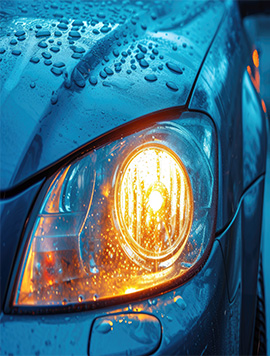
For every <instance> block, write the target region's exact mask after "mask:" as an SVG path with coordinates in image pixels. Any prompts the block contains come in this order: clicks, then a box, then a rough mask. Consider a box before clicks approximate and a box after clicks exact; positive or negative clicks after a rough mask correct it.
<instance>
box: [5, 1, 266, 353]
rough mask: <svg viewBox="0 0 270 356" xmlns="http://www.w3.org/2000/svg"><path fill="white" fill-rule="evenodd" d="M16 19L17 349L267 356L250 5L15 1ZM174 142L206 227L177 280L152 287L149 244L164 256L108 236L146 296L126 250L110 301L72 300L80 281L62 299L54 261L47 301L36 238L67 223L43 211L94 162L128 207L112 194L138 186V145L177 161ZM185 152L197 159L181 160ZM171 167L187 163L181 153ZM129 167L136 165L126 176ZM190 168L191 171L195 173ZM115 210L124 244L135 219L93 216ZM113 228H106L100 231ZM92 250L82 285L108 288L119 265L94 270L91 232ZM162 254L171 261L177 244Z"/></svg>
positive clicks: (261, 141) (12, 117)
mask: <svg viewBox="0 0 270 356" xmlns="http://www.w3.org/2000/svg"><path fill="white" fill-rule="evenodd" d="M1 7H2V20H1V24H2V25H1V26H2V27H1V48H0V58H1V59H0V60H1V131H2V134H1V198H2V200H1V229H2V231H1V270H2V272H1V295H2V296H3V297H2V299H1V303H2V304H1V309H2V313H1V353H2V354H10V353H13V354H36V355H39V354H90V355H112V354H113V355H122V354H126V353H127V354H131V355H143V354H152V353H155V354H156V355H172V354H239V353H241V354H248V353H251V352H252V347H253V333H254V320H255V315H256V299H257V276H258V266H259V256H260V236H261V218H262V206H263V204H262V201H263V192H264V177H265V160H266V127H265V125H266V120H265V114H264V112H263V108H262V105H261V101H260V98H259V97H258V93H257V90H256V89H258V88H256V85H257V81H256V80H257V75H258V66H257V62H256V56H255V57H254V53H256V52H254V51H255V49H254V48H252V47H251V45H250V43H249V42H248V40H247V37H246V33H245V30H244V28H243V24H242V19H241V16H240V13H239V9H238V5H237V3H234V2H233V3H232V2H217V1H205V2H202V1H199V2H190V1H171V2H170V1H168V2H163V1H162V2H158V1H157V2H146V1H142V2H141V1H137V2H127V1H124V2H119V1H111V2H108V3H105V2H94V3H92V2H87V1H81V2H76V3H74V2H69V1H67V2H47V3H45V2H41V3H38V4H36V3H33V2H23V3H21V2H14V1H11V2H9V1H3V2H2V3H1ZM254 58H255V60H254ZM176 131H177V135H179V136H178V139H179V144H178V145H177V144H176V142H178V141H177V140H178V139H176V136H175V139H174V140H173V139H172V138H173V137H174V135H176V134H175V132H176ZM161 133H162V135H163V136H162V135H161ZM155 135H156V137H155ZM159 135H160V136H159ZM150 136H151V137H150ZM141 137H143V140H144V141H142V138H141ZM164 137H165V138H164ZM167 137H169V139H168V138H167ZM171 137H172V138H171ZM156 140H160V141H158V143H156ZM166 140H168V141H169V140H172V141H173V142H172V143H170V145H169V146H168V149H170V151H168V152H171V151H172V150H173V151H174V152H176V155H178V156H181V154H182V156H181V157H180V158H181V160H182V161H183V162H184V166H186V167H187V168H186V170H185V169H183V170H182V173H183V174H184V175H185V172H187V174H188V175H189V177H190V181H191V187H192V194H193V197H195V199H194V215H193V216H194V219H193V223H192V226H191V227H190V226H189V229H190V230H188V229H187V230H188V231H189V232H190V231H191V232H190V234H191V235H190V236H188V235H189V234H187V237H186V240H185V241H186V242H185V243H186V249H184V250H181V253H182V254H180V250H179V252H178V250H177V253H179V254H180V255H178V257H177V258H178V259H177V261H174V262H173V263H172V266H176V267H174V270H173V271H172V272H170V273H171V274H168V275H166V273H165V274H164V278H163V277H162V275H161V274H160V273H158V272H160V271H161V272H162V271H163V268H164V265H162V267H160V270H158V272H157V267H156V266H155V268H156V269H155V271H154V273H156V274H150V276H151V278H152V279H148V280H147V273H148V272H145V271H144V268H145V270H147V268H148V269H149V270H151V268H152V265H151V266H150V267H149V261H148V259H147V258H144V257H142V253H141V252H140V250H139V247H142V246H143V248H144V250H147V251H148V253H149V254H151V249H150V248H149V249H148V245H147V244H146V245H142V243H141V246H139V247H138V246H137V245H136V246H135V247H134V246H133V245H132V248H129V247H128V248H127V245H128V244H129V242H130V241H131V239H129V240H128V239H125V238H121V237H119V240H120V243H119V245H116V246H117V247H115V246H114V245H113V242H112V237H111V236H110V235H109V234H105V233H104V234H103V231H102V234H103V235H102V234H101V235H99V236H102V238H101V240H102V239H103V238H104V239H105V240H106V241H108V242H109V245H108V246H109V247H111V246H113V248H115V249H119V250H121V251H124V253H123V255H124V256H125V257H124V258H125V259H126V261H129V260H128V259H130V260H132V262H130V261H129V262H125V263H126V265H128V266H130V267H129V268H130V269H131V268H132V271H133V270H134V271H136V273H138V276H139V279H140V278H141V279H143V280H144V283H145V286H142V284H140V280H139V281H138V280H137V279H132V278H135V277H134V274H133V272H132V273H129V272H128V273H127V272H125V273H127V278H126V280H124V282H123V279H122V274H121V273H122V272H121V271H122V270H123V265H122V262H119V261H118V255H117V253H115V254H114V255H112V257H111V258H112V261H114V262H113V263H114V265H113V263H111V265H112V267H110V268H114V269H115V271H119V273H118V274H116V276H114V277H113V274H111V276H110V273H111V270H109V269H108V270H109V271H110V273H109V272H108V273H107V275H108V276H109V277H108V278H107V277H106V278H105V282H103V283H102V282H98V283H99V284H98V286H99V287H97V289H96V290H95V291H92V289H91V288H90V287H89V288H88V287H86V286H84V287H81V285H79V286H78V285H77V284H76V287H74V290H72V292H67V290H69V287H67V288H66V285H67V286H68V285H69V284H68V283H70V281H69V280H68V283H66V281H64V283H66V284H65V288H66V289H65V288H64V289H61V288H59V289H58V284H61V283H60V282H59V283H58V280H61V277H59V276H60V274H61V273H62V272H61V273H60V272H59V271H60V268H59V271H58V272H59V273H58V272H57V273H58V274H57V273H56V272H55V269H56V267H55V266H56V265H57V263H58V262H57V263H55V266H54V267H55V268H52V265H53V261H54V260H53V258H51V257H50V259H51V260H50V261H49V262H48V266H49V267H46V268H47V269H46V268H44V269H43V268H42V266H41V274H42V278H45V277H44V276H45V274H46V273H47V272H48V271H49V272H48V273H49V274H50V278H51V279H49V277H48V285H47V286H46V289H44V290H45V292H44V293H43V289H38V288H37V287H36V284H35V283H37V282H36V281H35V278H33V277H32V278H29V279H28V280H27V274H26V273H27V272H25V271H27V268H28V267H25V266H28V265H29V266H30V264H31V263H32V264H35V263H36V260H33V261H34V262H31V260H30V257H29V256H31V251H30V250H29V249H30V248H32V247H31V246H42V244H40V245H38V234H37V233H35V230H34V226H36V224H37V219H38V217H42V218H44V219H45V218H46V217H45V215H46V214H47V213H48V214H51V215H50V218H51V217H52V216H53V215H52V213H51V211H50V210H48V209H49V208H48V209H47V208H44V204H43V202H44V201H45V198H46V197H47V196H49V194H50V193H49V191H50V190H49V187H53V188H50V189H57V188H56V185H57V184H56V183H55V182H56V179H57V178H55V177H61V174H62V173H59V172H62V171H63V170H65V169H67V167H70V166H71V167H74V172H75V169H76V170H80V169H81V168H80V164H81V163H80V162H82V163H84V162H86V160H87V159H88V158H89V157H90V158H91V159H92V162H94V164H100V166H97V167H98V168H96V171H97V172H99V171H100V172H102V173H100V177H101V176H102V178H99V179H103V180H101V183H100V194H101V195H102V199H103V200H102V201H104V202H107V201H109V199H112V200H113V199H116V200H117V198H116V197H117V195H113V194H115V193H112V192H114V191H117V189H118V190H119V192H120V193H119V194H120V195H121V194H122V193H121V192H122V191H121V189H120V188H121V184H122V182H123V179H124V178H119V179H118V178H115V180H116V183H114V179H113V178H112V181H111V180H110V179H109V178H110V177H113V176H117V174H118V175H119V176H121V175H122V177H125V174H124V173H125V172H127V171H128V169H127V167H130V166H128V164H131V163H132V162H135V158H134V156H131V155H132V154H133V152H134V151H136V147H137V146H138V147H142V146H143V145H148V146H149V152H150V149H151V147H152V146H153V147H155V149H156V150H161V148H162V150H163V151H162V152H163V153H164V152H165V151H166V150H165V151H164V147H167V146H166V145H165V143H166V142H167V141H166ZM148 141H149V142H150V143H149V142H148ZM142 142H143V143H142ZM164 142H165V143H164ZM170 142H171V141H170ZM181 142H184V143H183V144H181ZM121 145H123V147H127V148H125V149H120V148H119V147H121ZM151 145H152V146H151ZM164 145H165V146H164ZM181 145H182V146H181ZM148 146H147V147H148ZM195 146H196V147H197V146H198V147H201V148H200V149H199V148H196V149H195V148H194V147H195ZM129 147H132V150H133V149H134V151H132V150H131V149H130V148H129ZM143 147H145V146H143ZM179 147H180V148H181V147H182V148H183V149H184V148H185V151H190V153H189V154H190V156H188V153H185V154H184V153H183V151H182V153H181V154H178V151H177V150H180V148H179ZM102 150H103V151H102ZM130 151H132V152H131V153H130ZM107 152H110V156H107ZM138 152H139V153H138V154H137V153H136V154H137V156H136V157H140V156H139V155H140V152H141V151H140V150H139V151H138ZM166 152H167V151H166ZM163 153H160V159H161V160H162V159H163V158H162V157H165V156H164V154H163ZM162 155H163V156H162ZM185 155H186V156H187V157H186V156H185ZM200 155H201V156H200ZM108 157H109V158H108ZM125 157H133V158H130V159H129V160H128V159H125ZM166 157H167V156H166ZM170 157H171V158H172V159H176V162H178V163H179V161H177V158H175V155H174V154H172V155H171V156H170ZM185 157H186V158H185ZM200 157H202V158H200ZM107 158H108V160H107ZM166 159H167V158H166ZM200 159H201V161H200ZM121 160H123V161H124V163H122V162H121ZM138 160H139V158H138ZM96 162H97V163H96ZM110 162H111V163H110ZM114 162H116V163H115V165H116V166H117V167H120V168H117V169H116V172H118V173H117V174H116V173H114V172H115V166H114V165H113V164H114ZM119 162H120V163H119ZM140 162H142V161H139V163H140ZM87 164H88V163H87ZM134 164H135V163H134ZM139 165H140V164H138V167H139ZM193 166H194V167H193ZM78 167H79V168H78ZM95 167H96V166H95ZM104 167H105V168H104ZM171 167H174V166H173V164H171ZM175 167H177V169H178V171H179V167H180V168H181V167H182V163H181V162H180V164H179V166H177V163H176V166H175ZM195 167H196V168H195ZM200 167H201V171H200ZM94 169H95V168H94ZM170 169H171V170H172V168H170ZM193 170H194V172H195V173H194V172H193ZM119 172H120V173H119ZM179 172H180V171H179ZM163 173H164V175H165V174H166V172H165V170H164V172H163ZM74 174H75V173H74ZM134 177H135V178H134V179H137V178H136V177H137V176H136V175H135V176H134ZM171 177H172V176H171ZM89 179H90V178H89ZM121 179H122V180H121ZM94 181H95V182H96V178H93V179H92V180H90V181H89V182H90V183H91V184H93V182H94ZM106 182H110V183H108V184H109V185H108V186H109V188H108V186H106V187H105V183H106ZM199 182H201V183H199ZM90 183H89V185H88V189H89V191H91V189H90V188H89V187H90V186H91V184H90ZM50 184H51V185H50ZM95 184H97V183H95ZM114 184H115V186H114ZM126 184H128V183H126ZM164 184H165V183H164ZM177 184H178V183H177ZM181 184H182V183H181ZM185 184H186V186H188V185H189V183H185ZM200 184H201V185H200ZM123 185H124V183H123ZM167 188H168V187H167ZM149 189H150V188H149ZM204 191H205V192H207V194H206V193H205V195H204V194H203V192H204ZM93 192H94V193H93V194H96V191H95V190H94V188H93ZM188 192H190V190H189V188H187V193H186V194H187V195H188ZM140 194H142V193H140ZM147 194H148V193H147ZM149 194H150V193H149ZM130 196H131V195H128V197H129V199H130ZM149 196H150V195H149ZM149 196H148V198H147V199H148V200H149ZM174 196H175V194H173V193H172V194H171V196H170V197H171V198H170V200H171V201H173V199H174V198H173V197H174ZM190 196H191V195H190ZM77 197H78V195H77ZM46 199H47V198H46ZM82 199H84V197H83V198H82ZM136 199H139V198H138V196H137V197H136ZM185 199H186V201H187V198H185ZM190 199H191V200H192V198H190ZM149 201H150V200H149ZM88 204H90V203H88ZM104 204H105V203H104ZM106 204H107V203H106ZM109 204H111V203H108V209H111V210H108V211H110V212H111V214H112V215H113V214H114V213H113V211H118V210H121V209H122V210H123V209H124V208H121V204H122V203H121V201H120V202H116V203H115V205H113V208H110V205H109ZM207 204H208V205H207ZM90 205H91V204H90ZM142 205H143V204H142ZM48 206H49V205H48ZM106 206H107V205H106ZM119 206H120V208H119ZM44 209H45V210H44ZM46 209H47V210H46ZM97 209H99V208H97ZM125 209H126V208H125ZM175 209H176V208H175ZM192 209H193V208H190V211H192ZM152 210H153V211H154V212H155V209H154V208H152ZM132 211H133V213H134V210H132ZM176 211H177V209H176ZM198 211H199V212H200V213H198ZM59 212H60V210H59ZM99 212H101V213H100V214H101V216H102V217H103V219H101V220H99V221H98V222H96V220H95V222H96V226H101V228H100V229H102V226H104V227H105V226H106V227H107V224H111V225H109V228H110V229H111V226H112V228H113V229H116V228H115V226H114V224H115V225H119V231H120V232H119V236H121V234H122V236H123V235H125V233H126V230H125V228H126V227H125V226H122V225H124V224H122V223H121V214H120V213H119V212H117V213H115V214H116V215H117V216H116V217H113V218H112V219H111V217H108V219H107V215H106V219H105V218H104V216H105V213H104V211H103V210H97V213H96V212H95V214H94V213H93V214H94V215H98V214H99ZM45 213H46V214H45ZM53 213H55V211H53ZM61 213H62V211H61ZM65 213H66V212H65ZM87 214H88V212H87ZM102 214H103V215H102ZM106 214H107V210H106ZM125 214H127V212H125ZM187 214H188V213H187ZM119 215H120V217H119ZM191 215H192V214H191V213H190V216H191ZM89 216H90V214H89ZM89 216H88V217H87V219H90V217H89ZM61 217H62V215H61ZM59 218H60V215H59ZM187 219H188V218H187ZM86 221H87V224H88V220H86ZM89 221H90V222H91V220H89ZM170 221H171V225H173V223H174V220H173V219H171V220H170ZM90 222H89V225H87V224H86V225H87V226H90V225H91V224H92V222H91V224H90ZM121 224H122V225H121ZM196 224H197V225H196ZM93 225H95V224H93ZM176 225H177V224H176ZM63 226H64V225H61V224H60V223H59V227H61V228H63ZM56 227H58V226H56ZM195 227H196V228H195ZM63 229H64V228H63ZM98 229H99V227H98ZM98 229H97V230H93V231H98V233H97V232H96V234H100V230H98ZM128 229H129V230H128V231H131V230H132V229H133V228H131V227H129V226H128ZM176 229H177V228H176ZM116 230H117V229H116ZM137 230H138V228H137ZM33 231H34V232H33ZM114 231H115V230H114ZM132 231H133V230H132ZM65 233H67V232H66V230H65ZM114 233H115V232H114ZM132 233H133V232H132ZM50 234H51V232H50ZM80 234H81V232H80ZM115 234H116V235H113V237H114V236H118V235H117V234H118V232H116V233H115ZM130 234H131V233H130ZM136 234H138V232H136ZM48 236H50V237H55V235H48ZM193 236H194V239H193V240H192V237H193ZM78 240H79V249H80V251H79V255H80V258H81V260H80V261H83V262H82V264H83V268H82V269H84V271H86V272H85V276H87V277H81V274H80V278H87V281H88V279H89V281H90V282H91V283H93V281H94V279H93V278H97V279H98V278H101V277H99V275H102V274H101V269H102V268H104V269H106V268H107V267H106V268H105V267H104V265H105V263H104V262H102V263H101V262H100V264H99V265H98V263H97V262H93V260H90V267H89V266H87V267H86V266H85V259H86V257H85V256H88V255H89V249H90V248H92V247H91V246H92V245H91V244H87V243H85V240H84V239H83V238H81V237H79V235H78ZM46 241H47V240H46ZM93 241H94V243H95V244H98V242H97V239H96V240H93ZM127 241H128V242H127ZM152 243H153V242H152V241H150V243H149V244H150V246H152V245H151V244H152ZM90 245H91V246H90ZM57 246H58V245H57ZM59 246H60V245H59ZM61 246H62V245H61ZM81 246H84V248H81ZM89 246H90V247H89ZM106 246H107V245H106ZM108 246H107V247H106V248H108ZM160 246H161V245H160ZM33 248H36V250H35V251H37V252H40V251H41V252H42V253H43V252H44V251H45V252H46V253H47V256H48V252H50V251H53V253H55V254H56V255H57V254H59V252H57V251H58V247H57V249H55V248H54V247H51V245H50V248H49V247H47V245H46V249H45V247H33ZM38 248H39V249H40V250H38ZM59 248H60V247H59ZM113 248H112V249H113ZM42 249H43V250H42ZM50 249H51V250H50ZM130 249H133V254H131V253H130ZM162 249H163V250H164V251H163V250H162ZM160 250H162V252H164V253H165V252H166V248H165V247H164V246H163V245H162V246H161V247H160ZM29 251H30V252H29ZM85 251H86V252H85ZM104 251H105V248H104ZM113 251H115V250H113ZM138 251H139V252H138ZM183 251H184V252H183ZM192 251H193V255H192ZM104 254H106V253H105V252H104ZM183 255H184V256H183ZM49 256H50V255H49ZM138 256H139V257H138ZM170 256H171V255H170ZM179 256H180V257H179ZM155 258H156V257H155ZM172 258H173V257H172ZM94 260H95V261H97V260H98V257H95V258H94ZM133 260H136V261H135V262H134V261H133ZM29 261H30V262H31V263H30V262H29ZM72 261H74V260H72ZM91 261H92V262H91ZM162 262H164V260H162ZM178 262H179V265H177V263H178ZM44 263H45V262H44ZM164 263H165V262H164ZM170 263H171V262H170ZM57 266H59V265H57ZM106 266H107V265H106ZM138 266H139V267H140V271H138V272H137V270H138ZM179 266H180V267H179ZM29 268H30V267H29ZM68 268H69V267H67V269H68ZM108 268H109V267H108ZM61 269H62V267H61ZM141 270H143V271H144V272H141ZM165 271H166V268H165ZM45 272H46V273H45ZM48 273H47V274H48ZM68 273H71V272H70V270H68ZM80 273H81V271H80ZM140 273H141V274H140ZM149 273H150V272H149ZM151 273H152V270H151ZM47 274H46V275H47ZM56 275H57V276H56ZM107 275H106V276H107ZM25 276H26V277H25ZM39 276H40V275H39ZM55 276H56V277H55ZM96 276H97V277H96ZM38 278H39V277H36V279H37V280H38ZM46 278H47V277H46ZM54 278H55V279H54ZM162 278H163V279H162ZM71 279H72V278H70V280H71ZM75 279H76V278H75V277H74V280H75ZM129 279H130V281H131V282H130V283H129V284H128V283H127V280H129ZM24 280H25V281H26V282H25V283H24ZM51 281H52V282H51ZM135 281H136V282H135ZM132 283H133V284H132ZM87 285H88V284H87ZM51 286H52V287H51ZM127 286H128V288H127ZM28 287H29V291H28V290H27V288H28ZM84 288H85V289H84ZM90 289H91V290H90ZM116 289H117V291H116ZM30 290H31V292H30ZM56 292H57V293H56ZM22 293H24V294H23V297H21V296H20V295H22ZM39 293H41V294H42V296H41V297H40V296H39ZM47 296H49V297H47ZM23 298H25V299H23ZM247 311H248V312H247ZM14 335H16V341H15V342H14ZM26 340H27V341H26Z"/></svg>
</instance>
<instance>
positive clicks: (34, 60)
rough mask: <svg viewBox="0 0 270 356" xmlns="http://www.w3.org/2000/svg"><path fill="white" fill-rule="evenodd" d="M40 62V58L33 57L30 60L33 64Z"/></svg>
mask: <svg viewBox="0 0 270 356" xmlns="http://www.w3.org/2000/svg"><path fill="white" fill-rule="evenodd" d="M39 61H40V59H39V58H38V57H32V58H31V59H30V62H32V63H35V64H36V63H38V62H39Z"/></svg>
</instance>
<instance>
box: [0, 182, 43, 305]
mask: <svg viewBox="0 0 270 356" xmlns="http://www.w3.org/2000/svg"><path fill="white" fill-rule="evenodd" d="M41 185H42V182H39V183H36V184H35V185H33V186H31V187H30V188H29V189H26V190H25V191H24V192H22V193H21V194H18V195H16V196H15V197H13V198H11V199H7V200H3V201H0V220H1V224H0V229H1V230H0V235H1V305H0V307H1V310H2V308H3V306H4V302H5V297H6V292H7V286H8V282H9V279H10V277H11V272H12V267H13V264H14V263H15V257H16V253H17V252H18V249H19V247H20V239H21V237H22V233H23V229H24V225H25V222H26V221H27V218H28V214H29V213H30V211H31V208H32V204H33V202H34V201H35V197H36V195H37V194H38V191H39V189H40V187H41Z"/></svg>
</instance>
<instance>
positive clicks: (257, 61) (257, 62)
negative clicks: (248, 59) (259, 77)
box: [252, 49, 259, 68]
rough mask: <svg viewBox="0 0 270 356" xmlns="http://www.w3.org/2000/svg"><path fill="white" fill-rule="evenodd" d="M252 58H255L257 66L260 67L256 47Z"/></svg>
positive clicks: (254, 61)
mask: <svg viewBox="0 0 270 356" xmlns="http://www.w3.org/2000/svg"><path fill="white" fill-rule="evenodd" d="M252 60H253V63H254V65H255V67H256V68H259V54H258V51H257V50H256V49H255V50H254V51H253V53H252Z"/></svg>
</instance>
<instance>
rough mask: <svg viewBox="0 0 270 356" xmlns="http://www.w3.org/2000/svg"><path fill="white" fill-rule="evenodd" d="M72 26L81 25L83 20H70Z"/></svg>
mask: <svg viewBox="0 0 270 356" xmlns="http://www.w3.org/2000/svg"><path fill="white" fill-rule="evenodd" d="M72 25H73V26H83V22H82V21H81V20H74V21H73V22H72Z"/></svg>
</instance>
